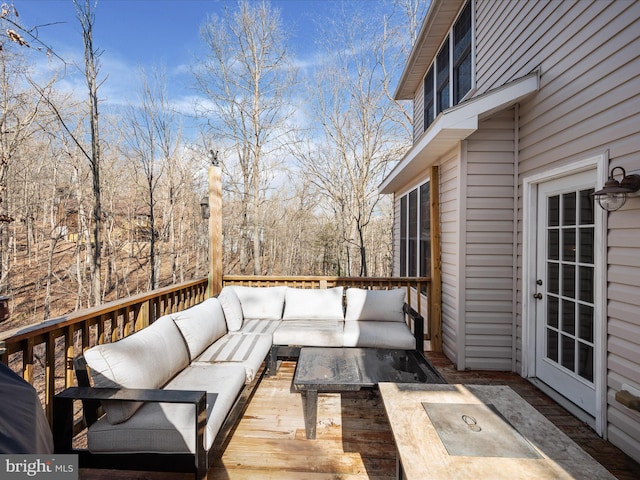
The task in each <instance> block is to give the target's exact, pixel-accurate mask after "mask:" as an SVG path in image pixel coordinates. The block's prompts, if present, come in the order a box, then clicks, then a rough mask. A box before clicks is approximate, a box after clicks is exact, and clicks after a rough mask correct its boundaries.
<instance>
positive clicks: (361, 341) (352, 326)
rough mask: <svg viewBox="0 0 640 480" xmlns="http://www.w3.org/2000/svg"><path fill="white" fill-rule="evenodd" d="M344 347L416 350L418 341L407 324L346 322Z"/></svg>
mask: <svg viewBox="0 0 640 480" xmlns="http://www.w3.org/2000/svg"><path fill="white" fill-rule="evenodd" d="M344 346H345V347H369V348H392V349H400V350H415V348H416V339H415V337H414V336H413V334H412V333H411V330H409V327H408V326H407V324H406V323H400V322H380V321H366V320H365V321H359V322H344Z"/></svg>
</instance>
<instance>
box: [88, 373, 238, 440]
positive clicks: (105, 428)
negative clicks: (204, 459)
mask: <svg viewBox="0 0 640 480" xmlns="http://www.w3.org/2000/svg"><path fill="white" fill-rule="evenodd" d="M244 380H245V369H244V367H243V366H242V365H241V364H239V363H216V364H207V363H201V364H192V365H190V366H189V367H187V368H185V369H184V370H183V371H182V372H181V373H180V374H179V375H178V376H177V377H176V378H174V379H173V380H172V381H171V382H169V383H168V384H167V385H166V386H165V388H166V389H169V390H204V391H206V392H207V426H206V429H205V435H204V447H205V449H207V450H209V449H210V448H211V446H212V445H213V441H214V439H215V437H216V435H217V434H218V431H219V430H220V427H221V426H222V423H223V422H224V420H225V417H226V416H227V414H228V413H229V411H230V410H231V408H232V407H233V404H234V402H235V400H236V397H237V396H238V393H239V392H240V390H241V389H242V387H243V386H244ZM194 415H195V413H194V407H193V405H191V404H175V403H174V404H169V403H146V404H144V406H143V407H142V408H140V409H139V410H138V411H137V412H136V414H135V415H133V416H132V417H131V418H129V419H128V420H127V421H126V422H123V423H120V424H118V425H111V424H110V423H109V422H106V421H104V417H103V418H101V419H100V420H98V421H97V422H96V423H94V424H93V425H92V426H91V427H89V432H88V434H87V440H88V447H89V450H90V451H92V452H94V453H100V452H103V453H106V452H108V453H117V452H120V453H127V452H135V453H187V452H190V453H195V432H194V428H195V426H194V423H195V417H194Z"/></svg>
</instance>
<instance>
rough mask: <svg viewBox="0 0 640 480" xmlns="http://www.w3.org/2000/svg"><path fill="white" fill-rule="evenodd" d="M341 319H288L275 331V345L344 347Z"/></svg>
mask: <svg viewBox="0 0 640 480" xmlns="http://www.w3.org/2000/svg"><path fill="white" fill-rule="evenodd" d="M343 325H344V322H343V321H340V320H286V321H283V322H282V323H281V324H280V325H279V326H278V328H277V329H276V331H275V332H273V344H274V345H291V346H294V345H302V346H306V347H342V330H343Z"/></svg>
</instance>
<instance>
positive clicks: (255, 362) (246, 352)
mask: <svg viewBox="0 0 640 480" xmlns="http://www.w3.org/2000/svg"><path fill="white" fill-rule="evenodd" d="M269 350H271V335H260V334H253V335H249V334H246V335H241V334H238V333H231V334H229V335H225V336H224V337H222V338H221V339H220V340H218V341H217V342H215V343H214V344H213V345H211V346H210V347H209V348H207V349H206V350H205V351H204V352H203V353H202V355H200V356H199V357H198V358H196V359H195V360H194V362H196V363H198V362H208V363H213V362H239V363H240V364H242V365H243V366H244V368H245V370H246V373H247V378H246V383H247V384H249V383H251V382H252V381H253V379H254V378H255V377H256V374H257V373H258V371H259V370H260V366H261V365H262V362H264V359H265V358H266V357H267V354H268V353H269Z"/></svg>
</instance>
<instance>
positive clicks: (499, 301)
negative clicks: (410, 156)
mask: <svg viewBox="0 0 640 480" xmlns="http://www.w3.org/2000/svg"><path fill="white" fill-rule="evenodd" d="M465 143H466V148H465V151H466V162H464V163H465V164H466V172H465V174H466V182H465V183H466V188H467V195H466V208H465V214H464V215H463V218H464V224H465V228H464V230H465V232H464V233H465V236H466V241H465V242H464V243H465V260H464V278H465V290H464V303H463V305H464V315H463V316H462V319H463V321H464V329H465V342H464V343H465V351H466V352H465V362H464V367H465V368H471V369H491V370H511V368H512V357H513V322H514V316H515V306H514V282H513V278H514V239H513V232H514V195H515V186H514V185H515V177H514V162H515V132H514V110H513V109H511V110H508V111H506V112H502V113H500V114H499V115H495V116H494V117H493V118H491V119H489V120H485V121H483V122H482V123H481V125H480V128H479V129H478V131H477V132H476V133H474V134H473V135H471V136H470V137H469V138H468V139H467V140H466V142H465Z"/></svg>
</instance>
